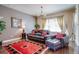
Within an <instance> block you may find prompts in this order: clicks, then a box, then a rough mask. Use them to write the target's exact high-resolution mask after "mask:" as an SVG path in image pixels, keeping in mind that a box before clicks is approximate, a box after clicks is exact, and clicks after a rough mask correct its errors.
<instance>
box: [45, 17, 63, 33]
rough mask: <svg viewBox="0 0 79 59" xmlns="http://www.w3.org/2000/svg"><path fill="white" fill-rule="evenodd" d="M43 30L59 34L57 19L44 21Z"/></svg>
mask: <svg viewBox="0 0 79 59" xmlns="http://www.w3.org/2000/svg"><path fill="white" fill-rule="evenodd" d="M44 29H45V30H50V31H52V32H61V28H60V26H59V24H58V22H57V18H52V19H46V24H45V28H44Z"/></svg>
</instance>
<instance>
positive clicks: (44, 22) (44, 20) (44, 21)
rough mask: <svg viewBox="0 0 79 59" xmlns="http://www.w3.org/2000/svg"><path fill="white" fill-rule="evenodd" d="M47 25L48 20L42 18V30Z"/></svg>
mask: <svg viewBox="0 0 79 59" xmlns="http://www.w3.org/2000/svg"><path fill="white" fill-rule="evenodd" d="M45 25H46V18H45V17H44V16H43V18H42V29H44V28H45Z"/></svg>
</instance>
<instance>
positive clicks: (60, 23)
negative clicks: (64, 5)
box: [57, 16, 64, 32]
mask: <svg viewBox="0 0 79 59" xmlns="http://www.w3.org/2000/svg"><path fill="white" fill-rule="evenodd" d="M57 22H58V24H59V26H60V28H61V30H62V32H63V27H64V20H63V16H59V17H57Z"/></svg>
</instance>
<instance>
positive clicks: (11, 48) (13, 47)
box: [4, 41, 46, 54]
mask: <svg viewBox="0 0 79 59" xmlns="http://www.w3.org/2000/svg"><path fill="white" fill-rule="evenodd" d="M4 48H5V49H6V50H7V51H8V52H9V53H10V54H39V53H41V52H42V51H43V50H44V49H45V48H46V46H45V45H41V44H40V43H37V42H31V41H18V42H15V43H12V44H9V45H7V46H4Z"/></svg>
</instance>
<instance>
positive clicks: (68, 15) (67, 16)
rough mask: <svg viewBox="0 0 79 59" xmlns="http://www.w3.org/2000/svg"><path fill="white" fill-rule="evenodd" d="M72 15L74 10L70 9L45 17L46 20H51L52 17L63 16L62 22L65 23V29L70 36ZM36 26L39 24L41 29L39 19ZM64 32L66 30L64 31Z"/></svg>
mask: <svg viewBox="0 0 79 59" xmlns="http://www.w3.org/2000/svg"><path fill="white" fill-rule="evenodd" d="M73 13H75V9H70V10H66V11H62V12H58V13H54V14H49V15H47V16H46V18H53V17H57V16H62V15H64V21H65V24H66V27H67V29H68V30H69V35H71V34H72V21H73ZM38 24H40V26H41V28H42V19H41V17H39V18H38ZM64 31H66V30H64Z"/></svg>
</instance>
